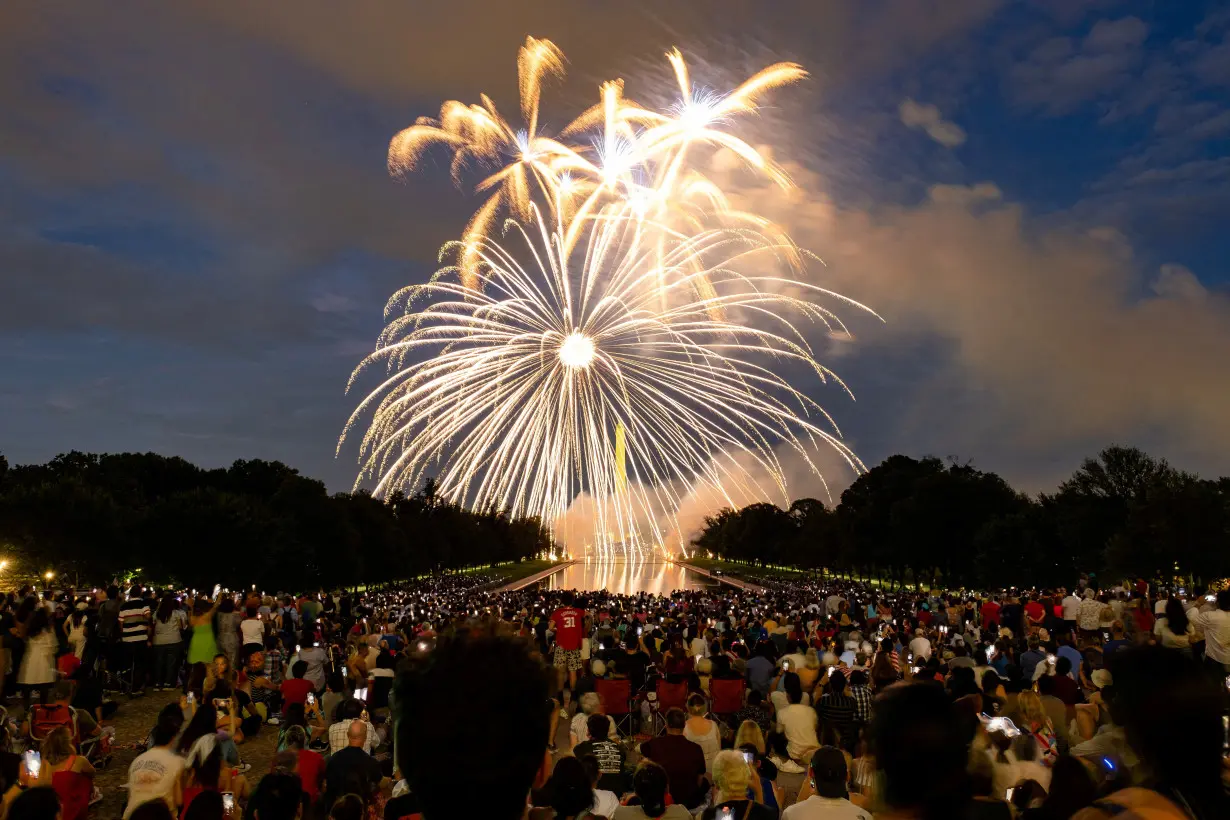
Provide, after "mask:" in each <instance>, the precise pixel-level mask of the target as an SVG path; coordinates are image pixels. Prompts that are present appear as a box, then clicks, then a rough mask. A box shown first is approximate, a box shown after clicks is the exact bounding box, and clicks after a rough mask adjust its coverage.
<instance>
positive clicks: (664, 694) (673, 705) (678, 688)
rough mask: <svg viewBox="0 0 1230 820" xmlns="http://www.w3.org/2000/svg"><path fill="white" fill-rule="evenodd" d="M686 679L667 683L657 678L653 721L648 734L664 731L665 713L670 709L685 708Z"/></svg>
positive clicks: (686, 698) (658, 733) (657, 733)
mask: <svg viewBox="0 0 1230 820" xmlns="http://www.w3.org/2000/svg"><path fill="white" fill-rule="evenodd" d="M687 703H688V684H687V681H680V682H678V683H668V682H667V681H666V680H665V679H664V678H659V679H658V681H657V686H656V688H655V691H654V700H653V723H654V725H653V726H652V727H651V729H650V734H654V735H660V734H662V733H664V732H665V731H666V713H667V712H668V711H669V710H671V709H687Z"/></svg>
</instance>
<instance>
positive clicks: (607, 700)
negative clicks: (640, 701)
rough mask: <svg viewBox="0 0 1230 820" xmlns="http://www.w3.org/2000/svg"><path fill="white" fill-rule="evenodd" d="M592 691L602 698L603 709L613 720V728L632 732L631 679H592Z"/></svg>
mask: <svg viewBox="0 0 1230 820" xmlns="http://www.w3.org/2000/svg"><path fill="white" fill-rule="evenodd" d="M594 691H595V692H597V693H598V697H599V698H601V699H602V709H603V711H604V712H605V713H606V714H607V715H608V716H610V717H611V718H613V719H614V720H615V728H616V729H619V730H620V731H622V732H623V733H624V734H625V735H630V734H632V681H630V680H628V679H627V678H617V679H614V680H607V679H605V678H599V679H597V680H595V681H594Z"/></svg>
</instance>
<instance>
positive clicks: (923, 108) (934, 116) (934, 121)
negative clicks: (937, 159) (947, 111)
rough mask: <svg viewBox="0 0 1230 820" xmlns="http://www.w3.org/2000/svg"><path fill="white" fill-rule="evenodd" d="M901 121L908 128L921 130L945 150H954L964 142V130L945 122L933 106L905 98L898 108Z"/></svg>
mask: <svg viewBox="0 0 1230 820" xmlns="http://www.w3.org/2000/svg"><path fill="white" fill-rule="evenodd" d="M898 113H899V114H900V116H901V121H902V122H903V123H905V125H906V126H908V127H909V128H916V129H917V128H921V129H922V130H923V131H926V132H927V136H929V137H931V139H933V140H935V141H936V142H938V143H939V144H940V145H943V146H944V147H945V148H955V147H956V146H958V145H960V144H961V143H963V142H965V129H963V128H962V127H961V126H959V125H957V124H956V123H955V122H949V121H948V120H945V119H944V117H943V116H942V115H941V114H940V110H939V109H938V108H936V107H935V106H934V105H924V104H923V103H918V102H915V101H914V100H912V99H909V98H906V99H904V100H902V101H901V105H900V107H899V108H898Z"/></svg>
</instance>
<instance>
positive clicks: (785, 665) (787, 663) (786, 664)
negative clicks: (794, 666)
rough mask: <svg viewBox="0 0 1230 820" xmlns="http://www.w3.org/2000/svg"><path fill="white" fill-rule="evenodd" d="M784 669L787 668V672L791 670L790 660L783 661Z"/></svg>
mask: <svg viewBox="0 0 1230 820" xmlns="http://www.w3.org/2000/svg"><path fill="white" fill-rule="evenodd" d="M782 669H785V670H786V671H787V672H789V671H790V661H782Z"/></svg>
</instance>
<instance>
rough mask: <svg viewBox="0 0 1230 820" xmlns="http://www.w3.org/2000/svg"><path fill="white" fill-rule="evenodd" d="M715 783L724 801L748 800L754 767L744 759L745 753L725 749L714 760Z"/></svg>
mask: <svg viewBox="0 0 1230 820" xmlns="http://www.w3.org/2000/svg"><path fill="white" fill-rule="evenodd" d="M713 782H714V783H715V784H716V785H717V787H718V791H720V792H721V793H722V795H721V796H722V801H723V802H725V801H727V800H746V799H747V789H748V786H750V785H751V784H752V767H751V766H749V765H747V761H746V760H744V759H743V753H742V752H737V751H735V750H734V749H725V750H723V751H720V752H718V753H717V756H716V757H714V758H713Z"/></svg>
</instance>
